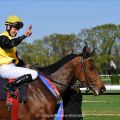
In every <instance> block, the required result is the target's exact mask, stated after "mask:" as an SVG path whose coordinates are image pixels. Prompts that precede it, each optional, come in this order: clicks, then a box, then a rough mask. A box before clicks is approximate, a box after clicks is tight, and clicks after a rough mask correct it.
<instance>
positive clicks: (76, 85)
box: [50, 79, 83, 88]
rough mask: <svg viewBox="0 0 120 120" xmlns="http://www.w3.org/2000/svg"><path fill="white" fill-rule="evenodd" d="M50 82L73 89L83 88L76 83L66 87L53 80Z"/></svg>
mask: <svg viewBox="0 0 120 120" xmlns="http://www.w3.org/2000/svg"><path fill="white" fill-rule="evenodd" d="M50 81H51V82H53V83H56V84H58V85H61V86H64V87H71V88H82V87H83V85H82V84H76V83H74V84H68V85H65V84H62V83H59V82H56V81H54V80H51V79H50Z"/></svg>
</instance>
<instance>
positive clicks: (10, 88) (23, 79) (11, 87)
mask: <svg viewBox="0 0 120 120" xmlns="http://www.w3.org/2000/svg"><path fill="white" fill-rule="evenodd" d="M32 81H33V80H32V76H31V74H27V75H24V76H22V77H19V78H17V79H16V80H15V81H14V82H11V83H8V84H7V85H6V87H5V90H7V91H8V92H10V94H11V95H14V91H15V90H16V89H17V87H19V86H21V85H22V84H24V83H29V82H32Z"/></svg>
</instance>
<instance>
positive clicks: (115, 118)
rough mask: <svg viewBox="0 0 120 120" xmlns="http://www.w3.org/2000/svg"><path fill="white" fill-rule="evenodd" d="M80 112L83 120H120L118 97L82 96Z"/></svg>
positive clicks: (119, 98)
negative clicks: (81, 111)
mask: <svg viewBox="0 0 120 120" xmlns="http://www.w3.org/2000/svg"><path fill="white" fill-rule="evenodd" d="M119 93H120V92H119ZM82 110H83V115H84V120H120V95H102V96H93V95H83V105H82ZM111 114H112V115H111Z"/></svg>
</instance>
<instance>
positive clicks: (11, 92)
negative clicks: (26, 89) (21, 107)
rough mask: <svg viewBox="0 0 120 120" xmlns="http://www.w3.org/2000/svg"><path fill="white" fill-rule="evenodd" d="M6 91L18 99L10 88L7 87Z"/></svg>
mask: <svg viewBox="0 0 120 120" xmlns="http://www.w3.org/2000/svg"><path fill="white" fill-rule="evenodd" d="M4 89H5V90H6V91H8V92H9V93H10V96H11V97H13V98H15V99H17V95H16V94H15V93H14V92H13V91H11V90H10V89H9V88H8V87H5V88H4Z"/></svg>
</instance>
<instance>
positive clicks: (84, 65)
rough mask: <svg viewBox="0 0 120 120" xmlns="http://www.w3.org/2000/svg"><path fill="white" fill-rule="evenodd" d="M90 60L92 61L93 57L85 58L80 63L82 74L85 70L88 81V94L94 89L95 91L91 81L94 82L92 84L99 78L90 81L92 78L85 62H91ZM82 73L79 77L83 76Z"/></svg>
mask: <svg viewBox="0 0 120 120" xmlns="http://www.w3.org/2000/svg"><path fill="white" fill-rule="evenodd" d="M89 59H91V57H88V58H85V59H84V58H83V57H81V61H80V63H81V65H82V66H81V72H82V70H83V72H84V75H85V79H86V81H87V82H86V87H87V89H86V92H89V91H90V89H91V88H92V89H95V87H94V86H93V85H92V84H91V81H92V83H93V82H95V81H96V80H97V79H98V78H97V77H96V78H95V79H93V80H90V77H89V74H88V72H87V68H86V64H85V61H87V60H89ZM81 72H80V73H79V75H80V74H81Z"/></svg>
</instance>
